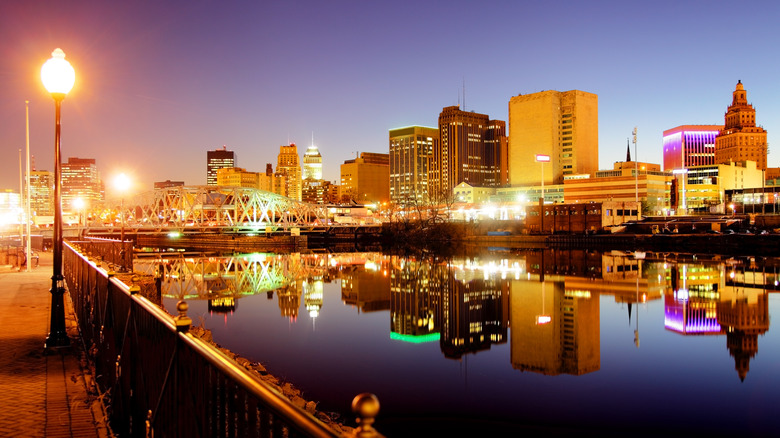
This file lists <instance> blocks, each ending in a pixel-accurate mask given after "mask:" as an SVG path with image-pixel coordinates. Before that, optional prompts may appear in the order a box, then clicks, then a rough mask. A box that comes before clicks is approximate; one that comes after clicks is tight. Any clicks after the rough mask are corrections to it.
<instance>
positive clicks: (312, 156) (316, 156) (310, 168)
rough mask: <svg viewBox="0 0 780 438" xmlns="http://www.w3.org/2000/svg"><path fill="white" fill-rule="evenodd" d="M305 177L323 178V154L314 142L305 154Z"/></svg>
mask: <svg viewBox="0 0 780 438" xmlns="http://www.w3.org/2000/svg"><path fill="white" fill-rule="evenodd" d="M303 179H314V180H321V179H322V155H320V151H319V149H317V146H315V145H314V144H313V143H312V145H311V146H309V147H308V148H307V149H306V153H304V154H303Z"/></svg>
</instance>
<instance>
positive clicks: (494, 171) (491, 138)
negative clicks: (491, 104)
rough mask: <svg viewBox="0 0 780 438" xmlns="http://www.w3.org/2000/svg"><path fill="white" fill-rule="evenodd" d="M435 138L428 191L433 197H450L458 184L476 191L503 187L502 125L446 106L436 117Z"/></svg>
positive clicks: (505, 143) (504, 125)
mask: <svg viewBox="0 0 780 438" xmlns="http://www.w3.org/2000/svg"><path fill="white" fill-rule="evenodd" d="M439 138H440V141H439V146H438V147H436V145H434V148H433V166H432V172H431V178H432V181H431V184H430V187H429V190H430V189H433V190H436V191H437V192H438V193H436V196H451V195H452V189H453V188H454V187H455V186H457V185H458V184H460V183H462V182H467V183H469V184H470V185H472V186H480V187H498V186H501V185H504V184H505V182H506V178H505V176H502V172H501V169H502V164H501V163H502V161H505V157H506V150H507V147H506V146H507V142H506V123H505V122H503V121H501V120H490V118H489V117H488V116H487V115H486V114H478V113H474V112H468V111H462V110H461V109H459V108H458V107H457V106H449V107H445V108H444V109H442V112H441V113H440V114H439ZM504 175H506V173H504ZM429 195H431V193H429Z"/></svg>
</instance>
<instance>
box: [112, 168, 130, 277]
mask: <svg viewBox="0 0 780 438" xmlns="http://www.w3.org/2000/svg"><path fill="white" fill-rule="evenodd" d="M114 187H115V188H116V189H117V190H118V191H119V192H120V193H121V194H122V196H121V198H120V204H119V205H120V207H119V215H120V218H121V221H122V228H121V232H120V234H119V260H120V265H119V271H120V272H125V271H126V270H127V264H126V263H125V192H126V191H127V189H129V188H130V178H128V177H127V175H125V174H124V173H120V174H119V175H117V176H116V178H114Z"/></svg>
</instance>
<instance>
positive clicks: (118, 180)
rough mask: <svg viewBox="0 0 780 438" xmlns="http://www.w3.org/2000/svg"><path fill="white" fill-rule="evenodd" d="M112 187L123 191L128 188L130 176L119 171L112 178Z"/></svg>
mask: <svg viewBox="0 0 780 438" xmlns="http://www.w3.org/2000/svg"><path fill="white" fill-rule="evenodd" d="M114 188H116V189H117V190H119V191H120V192H122V193H124V192H126V191H127V189H129V188H130V178H128V177H127V175H125V174H124V173H120V174H119V175H117V176H116V177H115V178H114Z"/></svg>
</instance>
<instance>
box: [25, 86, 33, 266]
mask: <svg viewBox="0 0 780 438" xmlns="http://www.w3.org/2000/svg"><path fill="white" fill-rule="evenodd" d="M24 117H25V128H26V132H27V134H26V137H27V194H26V195H25V199H26V201H25V203H24V209H25V224H26V225H25V226H26V230H25V231H26V232H27V245H25V246H26V254H25V255H26V256H27V259H26V260H27V272H30V264H31V263H30V260H31V257H30V256H31V255H32V251H31V250H30V247H31V246H32V245H31V243H32V242H31V239H32V238H31V237H30V231H31V230H30V221H31V220H32V216H31V215H30V194H31V193H32V192H31V190H30V101H29V100H25V101H24Z"/></svg>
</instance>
